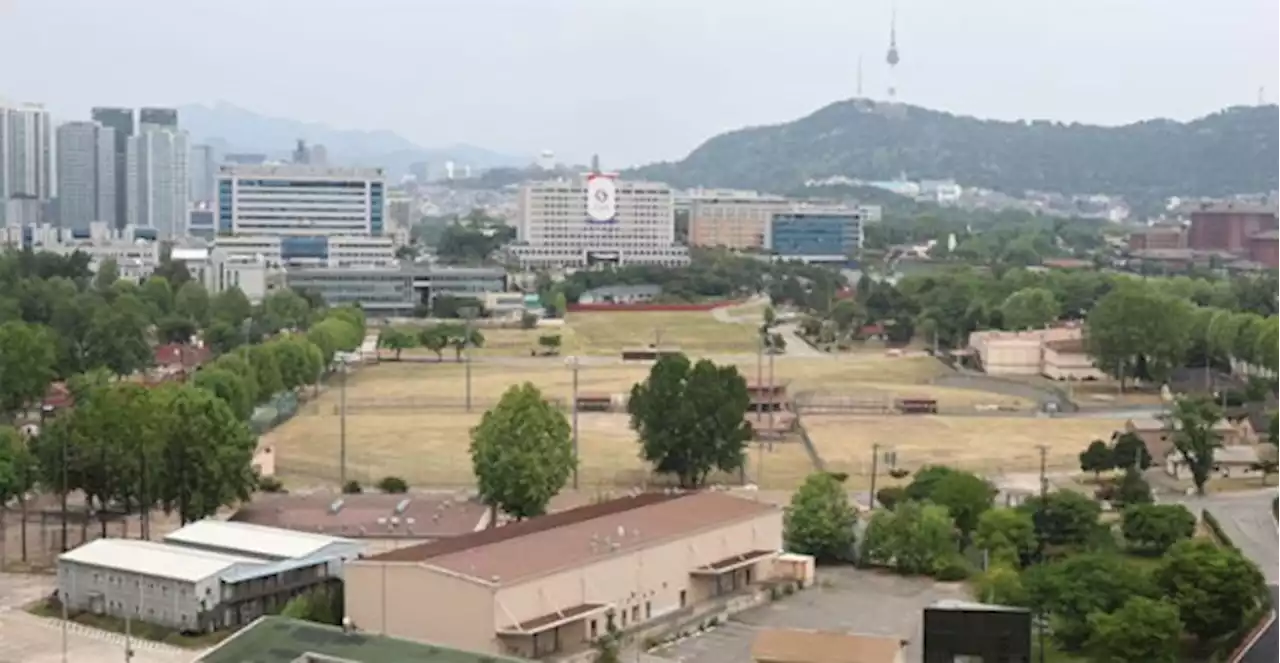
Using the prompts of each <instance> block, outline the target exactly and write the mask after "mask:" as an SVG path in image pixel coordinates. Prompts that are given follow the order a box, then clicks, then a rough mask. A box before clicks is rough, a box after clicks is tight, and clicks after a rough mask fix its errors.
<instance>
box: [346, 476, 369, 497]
mask: <svg viewBox="0 0 1280 663" xmlns="http://www.w3.org/2000/svg"><path fill="white" fill-rule="evenodd" d="M342 492H344V493H346V494H348V495H356V494H359V493H363V492H364V488H361V487H360V482H359V481H356V480H355V479H352V480H350V481H348V482H346V483H344V484H342Z"/></svg>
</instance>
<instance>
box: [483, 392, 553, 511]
mask: <svg viewBox="0 0 1280 663" xmlns="http://www.w3.org/2000/svg"><path fill="white" fill-rule="evenodd" d="M471 464H472V469H473V470H474V471H475V475H476V479H477V483H478V487H479V492H480V499H481V500H482V501H483V502H484V503H485V504H488V505H489V506H490V507H491V508H493V509H494V510H495V511H496V510H498V509H501V510H502V511H504V512H506V513H509V514H511V515H512V516H515V517H516V518H518V519H521V520H523V519H525V518H531V517H533V516H540V515H542V514H543V513H545V512H546V509H547V504H548V503H549V502H550V501H551V498H552V497H555V496H556V494H557V493H559V492H560V489H561V488H563V487H564V484H565V481H567V480H568V479H569V475H570V474H571V473H572V472H573V470H574V467H575V466H576V464H577V458H575V457H574V449H573V443H572V442H571V441H570V439H569V422H568V421H567V420H566V419H565V416H564V413H563V412H561V411H560V409H559V408H557V407H555V406H554V405H552V404H551V403H549V402H547V400H546V399H545V398H543V396H542V392H541V391H538V388H537V387H535V386H533V385H532V384H531V383H528V382H526V383H524V384H522V385H518V386H517V385H513V386H512V387H511V388H509V389H507V391H506V392H505V393H503V395H502V398H501V400H499V401H498V404H497V405H495V406H494V407H493V408H492V409H490V410H489V411H487V412H485V413H484V416H483V417H481V418H480V424H479V425H478V426H476V427H475V429H474V430H472V431H471Z"/></svg>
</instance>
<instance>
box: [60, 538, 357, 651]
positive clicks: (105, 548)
mask: <svg viewBox="0 0 1280 663" xmlns="http://www.w3.org/2000/svg"><path fill="white" fill-rule="evenodd" d="M363 551H364V546H363V544H361V543H359V542H356V541H351V540H349V539H344V538H340V537H333V536H325V535H321V534H315V533H303V532H294V531H290V530H281V529H275V528H272V527H261V526H258V525H250V524H246V523H229V522H224V521H219V520H201V521H198V522H195V523H191V524H189V525H187V526H185V527H183V528H181V529H179V530H177V531H175V532H173V533H172V534H169V535H168V536H166V537H165V538H164V540H163V541H162V542H156V541H140V540H135V539H98V540H96V541H92V542H90V543H86V544H85V545H83V546H80V547H79V548H76V549H75V550H72V551H69V552H65V553H63V554H62V555H60V556H59V557H58V592H59V596H61V597H62V598H63V600H64V601H65V604H66V605H67V607H68V608H69V609H71V610H74V611H76V612H91V613H95V614H102V615H112V616H116V617H121V618H123V617H131V618H133V619H137V620H139V621H143V622H147V623H149V624H156V625H159V626H165V627H168V628H175V629H181V630H184V631H206V630H207V631H213V630H216V629H222V628H234V627H237V626H242V625H245V624H249V623H251V622H253V621H254V620H256V619H257V618H259V617H261V616H263V615H266V614H274V613H277V612H279V611H280V610H281V609H282V608H283V607H284V605H285V604H286V603H288V601H289V600H290V599H292V598H293V597H294V596H297V595H298V594H300V593H303V592H307V591H315V590H318V589H321V588H331V587H333V588H336V587H338V586H340V583H341V581H342V575H343V565H344V564H345V563H346V562H348V561H350V560H352V559H355V558H356V557H358V556H359V555H360V553H362V552H363Z"/></svg>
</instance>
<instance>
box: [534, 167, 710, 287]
mask: <svg viewBox="0 0 1280 663" xmlns="http://www.w3.org/2000/svg"><path fill="white" fill-rule="evenodd" d="M518 210H519V211H518V218H517V223H516V234H517V243H516V244H513V245H512V246H511V247H510V248H509V251H510V254H511V256H512V257H513V258H514V259H515V260H516V261H517V262H519V264H520V265H521V267H524V268H532V269H538V268H553V267H567V268H575V267H586V266H589V265H594V264H599V263H606V264H620V265H668V266H678V265H684V264H688V262H689V250H688V248H687V247H684V246H681V245H679V244H676V243H675V209H674V205H673V199H672V193H671V188H670V187H668V186H667V185H665V184H661V183H657V182H629V181H620V180H617V179H615V178H614V176H612V175H608V174H602V173H594V174H589V175H585V176H583V177H582V178H579V179H575V180H556V181H549V182H537V183H533V184H527V185H525V186H524V187H523V188H522V189H521V191H520V200H519V206H518Z"/></svg>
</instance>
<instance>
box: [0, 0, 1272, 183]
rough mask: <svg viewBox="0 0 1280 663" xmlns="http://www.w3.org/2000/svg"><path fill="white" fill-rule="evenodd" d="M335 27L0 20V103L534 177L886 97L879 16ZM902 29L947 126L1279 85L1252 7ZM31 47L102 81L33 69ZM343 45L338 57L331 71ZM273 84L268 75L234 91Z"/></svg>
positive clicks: (960, 10)
mask: <svg viewBox="0 0 1280 663" xmlns="http://www.w3.org/2000/svg"><path fill="white" fill-rule="evenodd" d="M351 6H354V5H352V4H351V3H350V2H339V1H338V0H311V1H303V0H277V1H275V2H271V3H266V4H263V3H258V2H250V1H248V0H227V1H225V2H221V3H217V4H216V5H208V6H199V5H198V6H191V7H184V10H183V11H182V12H173V11H169V9H168V5H167V3H164V4H162V3H161V0H116V1H115V2H111V3H102V2H97V1H93V0H56V1H49V0H43V1H41V0H7V2H6V3H5V5H4V7H3V9H0V12H2V13H0V18H2V20H0V57H2V58H4V61H6V62H26V63H29V64H28V66H22V67H10V68H9V69H7V70H6V72H5V88H4V89H3V90H0V95H3V96H5V97H6V98H9V99H10V100H13V101H32V102H40V103H45V104H47V105H48V107H49V108H50V109H51V111H52V112H53V113H54V115H55V117H56V118H57V119H58V120H60V121H68V120H79V119H88V112H89V109H90V108H91V107H93V106H107V105H114V106H128V107H133V108H139V107H143V106H161V107H172V106H177V105H181V104H186V103H205V104H212V103H215V102H217V101H220V100H225V101H227V102H230V103H233V104H236V105H238V106H241V107H244V108H247V109H251V110H253V111H254V112H256V113H259V114H262V115H266V116H273V117H284V118H290V119H296V120H300V121H313V122H323V123H325V124H328V125H330V126H332V127H335V128H342V129H362V130H390V131H395V132H397V133H399V134H401V135H402V136H404V137H406V138H408V139H410V140H412V141H414V142H416V143H418V144H420V145H422V146H423V147H439V146H445V145H451V144H455V143H469V144H473V145H478V146H482V147H485V148H488V149H492V150H496V151H501V152H507V153H514V154H520V155H528V156H529V157H530V158H532V157H534V156H536V155H537V154H538V153H539V152H541V151H542V150H543V149H552V150H555V152H556V154H558V155H561V157H562V158H563V160H565V161H569V162H585V160H586V159H587V158H589V156H590V154H592V153H593V152H599V153H600V154H601V157H602V159H603V161H604V162H605V163H606V164H609V166H610V167H622V166H625V165H630V164H637V163H645V162H650V161H655V160H671V159H678V158H681V157H683V156H684V155H685V154H686V153H687V152H688V151H689V150H691V149H693V148H694V147H696V146H697V145H698V144H700V143H701V142H702V141H704V140H706V139H707V138H710V137H712V136H714V135H716V134H718V133H721V132H723V131H727V130H732V129H737V128H741V127H745V126H752V125H759V124H771V123H778V122H785V121H789V120H792V119H795V118H798V117H802V116H804V115H806V114H808V113H810V112H812V111H814V110H816V109H818V108H820V107H822V106H824V105H826V104H828V103H831V102H833V101H836V100H838V99H845V98H849V97H852V96H854V94H855V90H856V86H857V81H858V79H859V78H861V79H862V80H863V81H864V86H863V89H864V92H865V94H866V95H867V96H871V97H878V98H884V97H885V96H886V95H887V88H888V86H889V83H890V81H889V76H888V71H887V70H888V66H887V64H886V63H885V61H884V59H883V56H884V54H885V53H886V50H887V49H888V47H889V41H890V34H889V32H890V13H891V11H892V8H893V4H892V3H891V2H890V0H868V1H867V2H858V3H850V2H837V1H835V0H794V1H793V2H788V3H785V4H784V3H781V2H778V1H768V0H700V1H699V2H698V3H697V4H696V5H693V6H691V5H690V4H688V3H683V2H678V0H650V1H641V0H634V1H633V0H614V1H611V2H608V3H600V2H587V1H586V0H548V1H547V2H542V3H527V2H522V1H519V0H487V1H485V2H467V3H463V2H445V1H441V2H431V3H396V2H392V0H375V1H373V2H369V3H364V4H361V5H360V7H361V10H360V11H345V10H343V8H344V7H351ZM121 12H125V13H127V15H129V16H130V17H132V18H131V20H130V21H124V22H121V21H119V20H118V19H119V16H120V15H121ZM896 12H897V17H896V37H897V48H898V50H899V51H900V52H901V54H902V60H901V64H899V65H898V66H897V67H896V73H895V80H894V81H893V85H894V86H895V87H896V88H897V90H898V94H897V99H898V100H899V101H902V102H904V103H910V104H916V105H921V106H925V107H929V108H936V109H939V110H945V111H949V112H953V113H958V114H965V115H974V116H978V117H983V118H993V119H1051V120H1061V121H1079V122H1086V123H1096V124H1122V123H1127V122H1133V121H1138V120H1142V119H1149V118H1153V117H1169V118H1172V119H1178V120H1187V119H1191V118H1193V117H1197V116H1201V115H1205V114H1208V113H1212V112H1215V111H1217V110H1220V109H1222V108H1224V107H1227V106H1232V105H1248V104H1253V103H1256V102H1257V99H1258V92H1259V88H1261V87H1263V86H1266V89H1264V90H1263V97H1264V99H1265V100H1267V101H1268V102H1272V101H1274V100H1275V98H1276V90H1275V89H1272V88H1274V87H1276V86H1277V80H1280V65H1278V64H1277V41H1278V39H1280V38H1278V36H1277V33H1278V23H1280V9H1278V8H1277V5H1276V3H1275V2H1273V1H1270V0H1224V1H1223V2H1219V3H1204V2H1203V1H1202V0H1127V1H1125V2H1115V1H1108V0H1080V1H1079V2H1074V3H1019V2H1013V1H1012V0H969V1H968V2H964V3H956V2H953V1H949V0H901V1H900V2H898V3H897V5H896ZM300 16H305V18H306V21H305V23H306V25H307V29H306V30H303V31H298V30H296V29H295V27H296V26H297V25H298V21H299V17H300ZM495 18H500V19H501V20H495ZM389 19H391V20H389ZM107 23H111V24H113V26H114V27H113V29H112V30H110V31H104V30H102V29H101V26H102V25H104V24H107ZM195 26H199V30H198V33H200V34H205V35H224V36H225V35H233V36H234V38H235V43H236V48H235V49H230V50H228V49H225V48H224V46H223V45H224V43H225V40H224V39H221V38H220V39H193V38H192V35H193V34H194V33H193V30H192V28H193V27H195ZM440 26H448V27H447V28H442V27H440ZM959 26H963V29H960V27H959ZM49 34H58V35H59V38H60V39H62V40H65V42H66V43H75V44H77V49H76V51H77V52H81V51H84V52H93V53H95V54H98V56H99V57H100V62H101V63H103V64H102V65H101V66H95V67H84V66H83V60H82V59H81V58H80V57H78V56H75V57H73V56H72V52H71V51H66V50H61V51H60V50H55V49H50V48H49V45H48V43H47V39H46V37H47V35H49ZM282 35H289V37H288V39H283V38H282ZM362 35H363V36H362ZM338 41H342V43H344V44H345V46H346V47H344V48H341V49H334V48H328V46H330V45H332V44H334V43H336V42H338ZM765 44H768V45H769V46H768V47H764V45H765ZM157 53H163V57H157V55H156V54H157ZM859 59H862V60H863V61H864V65H863V67H862V68H861V69H862V71H861V76H860V75H859V71H858V69H859V67H858V64H857V63H858V61H859ZM267 63H274V64H272V66H274V67H278V70H277V74H270V75H246V73H245V72H264V69H263V67H264V65H265V64H267ZM139 71H147V72H148V75H146V76H139V75H137V73H138V72H139ZM283 72H287V74H285V73H283ZM339 80H341V81H347V82H349V81H352V80H359V81H360V83H359V85H355V86H351V85H345V84H344V85H342V86H337V85H336V83H335V82H336V81H339Z"/></svg>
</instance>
